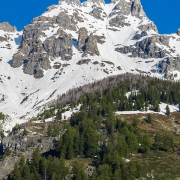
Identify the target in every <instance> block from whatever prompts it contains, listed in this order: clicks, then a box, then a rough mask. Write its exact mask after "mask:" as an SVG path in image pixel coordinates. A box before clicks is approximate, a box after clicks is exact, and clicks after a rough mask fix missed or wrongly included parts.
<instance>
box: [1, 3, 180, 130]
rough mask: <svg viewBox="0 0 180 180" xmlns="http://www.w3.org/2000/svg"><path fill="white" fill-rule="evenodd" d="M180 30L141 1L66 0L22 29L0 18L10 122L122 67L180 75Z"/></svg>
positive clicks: (25, 117)
mask: <svg viewBox="0 0 180 180" xmlns="http://www.w3.org/2000/svg"><path fill="white" fill-rule="evenodd" d="M179 55H180V31H179V32H178V33H175V34H171V35H159V34H158V31H157V28H156V26H155V25H154V23H153V22H152V21H150V20H149V19H148V17H147V16H146V14H145V12H144V11H143V8H142V6H141V3H140V1H139V0H112V1H111V3H109V4H105V3H104V1H103V0H89V1H87V2H84V3H80V2H79V1H78V0H74V1H60V2H59V3H58V5H52V6H50V7H48V9H47V11H46V12H45V13H43V14H42V15H41V16H39V17H36V18H34V19H33V20H32V22H31V24H29V25H27V26H25V28H24V30H23V32H17V31H16V29H15V28H13V27H11V26H10V25H9V24H8V23H2V24H0V61H1V62H0V112H3V113H4V114H7V115H9V118H8V121H6V122H5V123H4V125H3V126H4V129H9V128H10V127H13V126H14V124H16V123H21V122H24V121H25V120H28V118H30V117H33V116H34V115H36V114H37V113H38V112H39V111H40V109H41V108H42V107H43V106H45V105H46V104H48V103H49V102H51V101H52V100H54V99H56V97H57V95H59V94H62V93H65V92H66V91H68V90H69V89H71V88H74V87H77V86H82V85H83V84H87V83H91V82H94V81H96V80H100V79H103V78H105V77H107V76H112V75H117V74H121V73H126V72H131V73H142V74H148V75H150V76H156V77H162V78H168V79H172V80H179V79H180V57H179Z"/></svg>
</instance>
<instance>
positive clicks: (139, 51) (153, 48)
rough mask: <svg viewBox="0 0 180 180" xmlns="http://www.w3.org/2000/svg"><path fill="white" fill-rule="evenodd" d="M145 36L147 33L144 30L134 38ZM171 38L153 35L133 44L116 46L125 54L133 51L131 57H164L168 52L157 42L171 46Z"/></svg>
mask: <svg viewBox="0 0 180 180" xmlns="http://www.w3.org/2000/svg"><path fill="white" fill-rule="evenodd" d="M144 36H146V33H144V32H142V33H141V34H140V35H139V34H137V35H135V36H134V37H133V39H140V38H142V37H144ZM169 38H170V37H168V36H152V37H148V38H145V39H143V40H141V41H138V42H136V43H135V44H134V45H132V46H125V47H121V48H116V49H115V50H116V51H118V52H120V53H124V54H128V53H131V55H129V56H130V57H139V58H143V59H147V58H164V57H165V56H166V55H167V54H168V52H167V51H166V50H165V49H163V48H162V47H159V46H158V45H157V44H159V45H164V46H169Z"/></svg>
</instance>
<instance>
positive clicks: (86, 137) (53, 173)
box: [8, 74, 180, 180]
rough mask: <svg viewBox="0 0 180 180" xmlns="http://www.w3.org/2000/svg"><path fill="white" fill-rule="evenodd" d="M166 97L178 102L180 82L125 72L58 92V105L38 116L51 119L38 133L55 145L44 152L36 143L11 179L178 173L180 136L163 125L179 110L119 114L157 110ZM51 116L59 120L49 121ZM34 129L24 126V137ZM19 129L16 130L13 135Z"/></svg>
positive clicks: (122, 178)
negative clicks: (122, 114)
mask: <svg viewBox="0 0 180 180" xmlns="http://www.w3.org/2000/svg"><path fill="white" fill-rule="evenodd" d="M62 102H64V103H66V104H62ZM161 102H164V103H167V104H173V105H176V104H179V102H180V83H179V82H171V81H167V80H166V81H165V80H160V79H157V78H150V77H148V76H138V75H137V76H136V75H132V74H125V75H120V76H115V77H111V78H107V79H104V80H102V81H99V82H95V83H93V84H90V85H86V86H83V87H81V88H77V89H74V90H71V91H69V92H68V93H67V94H66V95H65V94H64V95H63V96H61V97H60V96H59V97H58V99H57V102H56V104H53V105H51V106H50V107H49V108H48V109H45V110H44V111H43V112H42V113H41V114H39V115H38V116H37V117H36V118H34V119H33V120H35V121H36V120H38V121H39V126H43V125H44V124H46V123H47V126H44V127H46V128H44V129H42V130H41V131H38V133H41V135H42V136H47V137H49V138H52V137H54V138H55V139H56V143H55V149H54V150H53V151H50V152H48V153H45V154H41V151H40V149H39V148H37V149H35V151H34V152H33V153H32V158H31V159H26V158H25V157H24V156H21V158H20V161H19V163H16V164H15V166H14V170H13V172H12V173H11V174H10V175H9V177H8V179H9V180H33V179H36V180H44V179H47V180H61V179H62V180H63V179H68V180H71V179H73V180H86V179H92V180H102V179H103V180H133V179H134V180H135V179H139V180H140V179H143V178H146V179H152V178H154V179H158V180H159V179H163V180H164V179H175V178H177V177H179V176H180V173H179V170H178V169H179V168H180V163H179V162H180V157H179V149H180V146H179V144H180V138H179V135H178V134H175V133H174V131H172V130H171V129H170V128H169V129H167V128H165V126H164V125H163V126H162V124H161V123H166V124H168V126H169V127H170V123H171V122H172V119H173V120H176V122H177V124H180V118H179V115H180V114H179V112H174V113H171V112H170V111H169V109H168V106H167V109H166V110H167V111H166V115H159V114H158V113H157V114H156V113H155V114H148V113H147V114H140V115H138V116H137V115H131V116H130V115H128V116H116V114H115V112H117V111H125V110H126V111H130V110H133V111H136V110H140V111H147V110H149V109H150V110H152V111H157V112H158V111H160V107H159V104H160V103H161ZM77 107H80V109H79V110H77V111H76V112H75V113H72V115H71V117H70V119H69V120H67V117H64V116H65V112H72V111H73V110H74V109H78V108H77ZM51 117H53V119H54V121H53V122H46V119H47V118H51ZM65 119H66V121H65ZM41 121H42V123H40V122H41ZM173 122H174V121H173ZM25 130H26V133H24V131H25ZM30 130H31V131H32V129H30V127H28V126H26V127H24V131H23V134H22V135H19V137H20V136H23V137H24V136H26V137H27V138H28V134H29V133H30ZM16 133H17V132H16V131H15V130H14V131H13V132H12V133H11V134H16ZM40 142H41V138H40V139H39V140H38V143H40ZM47 145H48V144H47ZM9 154H10V153H9ZM171 166H173V167H174V168H173V169H172V167H171Z"/></svg>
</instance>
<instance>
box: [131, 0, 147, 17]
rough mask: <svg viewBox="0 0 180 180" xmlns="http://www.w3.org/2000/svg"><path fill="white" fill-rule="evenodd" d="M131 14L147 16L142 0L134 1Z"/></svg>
mask: <svg viewBox="0 0 180 180" xmlns="http://www.w3.org/2000/svg"><path fill="white" fill-rule="evenodd" d="M131 14H132V15H133V16H135V17H137V18H143V17H145V16H146V14H145V12H144V11H143V8H142V5H141V3H140V0H134V2H132V5H131Z"/></svg>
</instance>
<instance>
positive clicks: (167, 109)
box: [166, 105, 171, 116]
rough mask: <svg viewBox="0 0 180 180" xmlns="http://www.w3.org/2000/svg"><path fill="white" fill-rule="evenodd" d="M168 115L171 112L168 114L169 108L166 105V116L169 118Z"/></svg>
mask: <svg viewBox="0 0 180 180" xmlns="http://www.w3.org/2000/svg"><path fill="white" fill-rule="evenodd" d="M170 114H171V112H170V109H169V106H168V105H167V106H166V115H167V116H169V115H170Z"/></svg>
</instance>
